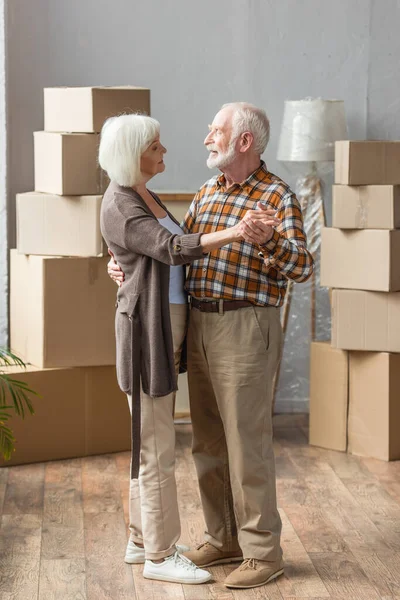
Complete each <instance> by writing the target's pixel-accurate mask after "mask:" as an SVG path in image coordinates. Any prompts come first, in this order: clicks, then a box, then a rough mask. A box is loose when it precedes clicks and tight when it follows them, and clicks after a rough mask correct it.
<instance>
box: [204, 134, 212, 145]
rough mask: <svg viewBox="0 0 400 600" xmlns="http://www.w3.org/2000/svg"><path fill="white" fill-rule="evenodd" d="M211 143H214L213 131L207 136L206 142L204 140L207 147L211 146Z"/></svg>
mask: <svg viewBox="0 0 400 600" xmlns="http://www.w3.org/2000/svg"><path fill="white" fill-rule="evenodd" d="M211 142H212V131H210V133H208V134H207V135H206V138H205V140H204V144H205V145H207V144H211Z"/></svg>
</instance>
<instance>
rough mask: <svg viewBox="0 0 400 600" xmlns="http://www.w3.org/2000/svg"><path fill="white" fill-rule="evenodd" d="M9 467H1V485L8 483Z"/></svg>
mask: <svg viewBox="0 0 400 600" xmlns="http://www.w3.org/2000/svg"><path fill="white" fill-rule="evenodd" d="M9 470H10V468H9V467H0V483H7V480H8V473H9Z"/></svg>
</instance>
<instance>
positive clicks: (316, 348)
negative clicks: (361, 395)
mask: <svg viewBox="0 0 400 600" xmlns="http://www.w3.org/2000/svg"><path fill="white" fill-rule="evenodd" d="M348 379H349V361H348V353H347V352H344V351H343V350H337V349H336V348H332V346H331V345H330V343H329V342H311V354H310V439H309V441H310V444H312V445H313V446H321V447H322V448H329V449H332V450H342V451H345V450H346V445H347V405H348Z"/></svg>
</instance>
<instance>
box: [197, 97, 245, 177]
mask: <svg viewBox="0 0 400 600" xmlns="http://www.w3.org/2000/svg"><path fill="white" fill-rule="evenodd" d="M233 115H234V110H233V109H232V108H231V107H227V108H223V109H222V110H220V111H219V113H217V114H216V115H215V118H214V120H213V122H212V125H209V129H210V133H209V134H208V135H207V137H206V139H205V140H204V144H205V145H206V146H207V150H208V151H209V153H210V155H209V157H208V159H207V167H208V168H209V169H214V168H217V169H221V170H222V169H224V168H225V167H228V166H229V165H230V164H231V163H232V162H233V161H234V159H235V158H236V156H237V154H238V153H237V152H236V140H235V139H232V129H233V128H232V123H233Z"/></svg>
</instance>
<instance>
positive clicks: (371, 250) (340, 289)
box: [310, 141, 400, 460]
mask: <svg viewBox="0 0 400 600" xmlns="http://www.w3.org/2000/svg"><path fill="white" fill-rule="evenodd" d="M321 285H323V286H327V287H330V288H332V340H331V344H329V343H317V342H316V343H313V347H312V350H311V378H310V443H311V444H314V445H318V446H323V447H327V448H333V449H336V450H347V451H348V452H350V453H353V454H357V455H361V456H369V457H374V458H378V459H382V460H396V459H400V435H399V433H398V432H399V428H400V142H379V141H341V142H336V151H335V185H334V186H333V215H332V228H325V229H324V230H323V234H322V247H321Z"/></svg>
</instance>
